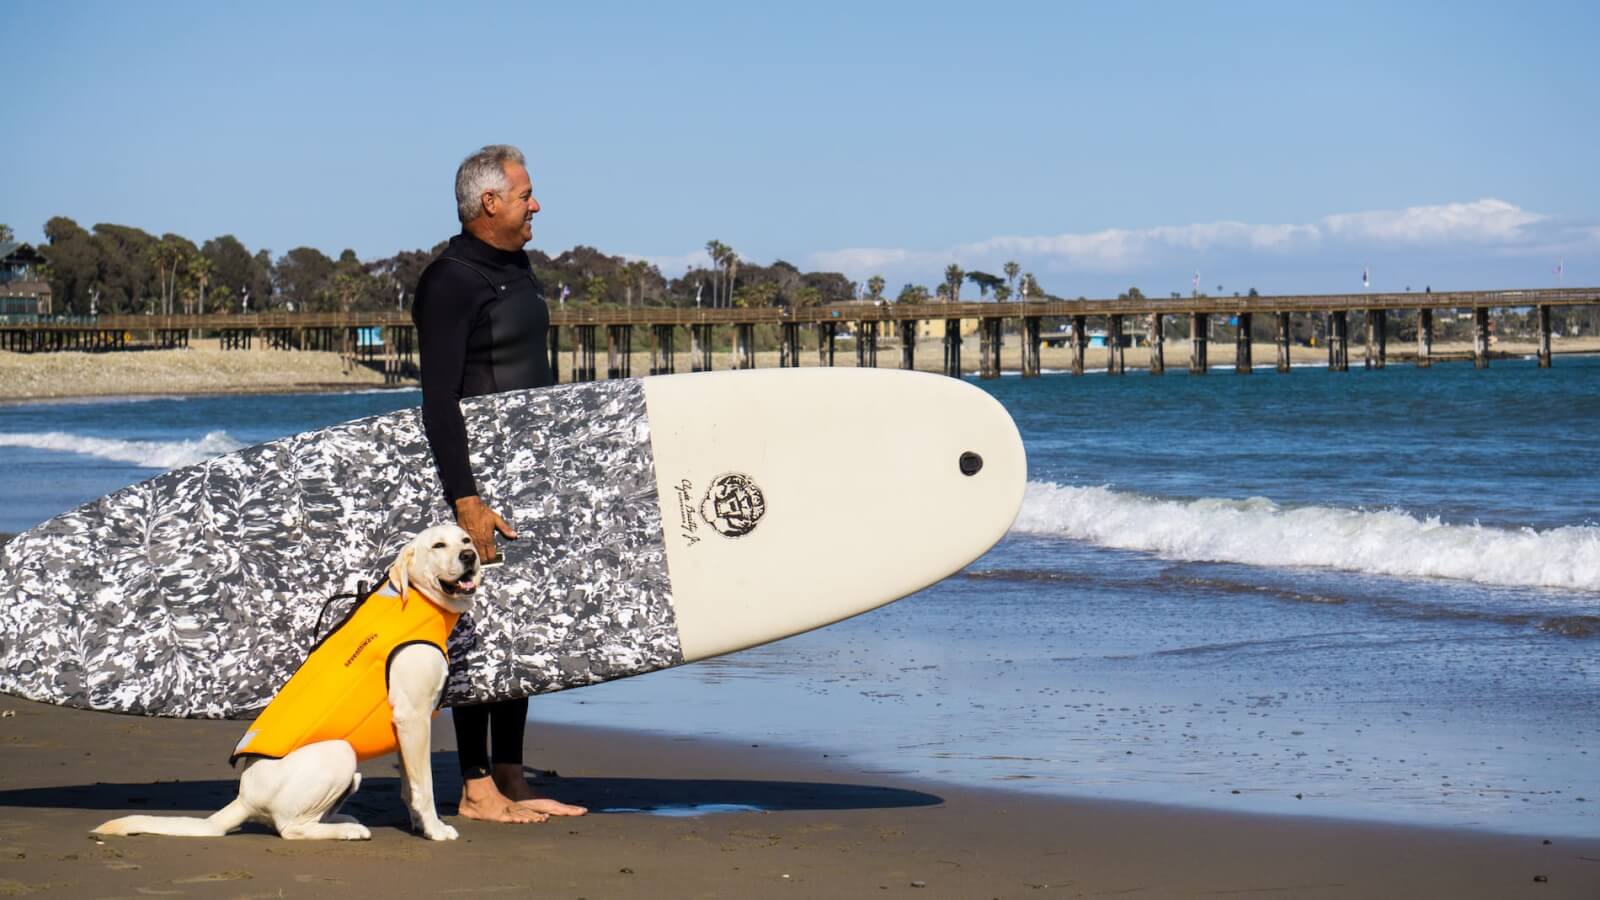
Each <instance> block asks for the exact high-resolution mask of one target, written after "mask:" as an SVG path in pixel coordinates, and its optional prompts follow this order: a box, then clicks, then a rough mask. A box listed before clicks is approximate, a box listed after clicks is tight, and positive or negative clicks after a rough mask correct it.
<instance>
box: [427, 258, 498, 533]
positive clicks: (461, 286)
mask: <svg viewBox="0 0 1600 900" xmlns="http://www.w3.org/2000/svg"><path fill="white" fill-rule="evenodd" d="M458 269H459V270H460V273H459V274H458V273H457V272H456V271H455V270H458ZM463 275H465V276H468V277H473V274H472V272H471V271H469V270H467V269H463V268H461V267H460V266H456V265H452V264H450V263H442V264H441V263H438V262H435V263H434V264H433V265H431V266H429V267H428V268H427V270H426V271H424V272H423V273H422V278H421V279H420V280H419V281H418V282H417V299H416V302H414V303H413V304H412V305H411V321H412V322H414V323H415V324H416V326H417V347H418V350H419V352H420V353H421V357H422V377H421V382H422V429H423V432H424V433H425V434H426V435H427V436H428V447H429V448H430V449H432V450H433V462H434V465H435V466H436V467H437V468H438V470H439V483H440V484H442V485H443V486H444V495H445V499H446V500H449V501H450V503H451V504H452V505H453V504H454V503H455V502H456V501H457V500H458V499H461V498H464V497H475V496H477V493H478V485H477V482H476V481H475V480H474V479H473V477H472V463H471V461H470V460H469V458H468V447H467V423H466V420H465V419H463V418H462V416H461V385H462V374H463V373H464V372H465V370H466V360H467V338H468V336H469V335H470V334H471V333H472V324H473V321H474V320H475V319H476V318H477V312H478V304H477V303H475V302H472V299H471V298H472V296H473V294H475V293H476V291H474V288H480V289H481V288H482V285H481V284H477V285H475V284H473V283H471V282H469V281H467V280H466V279H465V278H462V277H461V276H463Z"/></svg>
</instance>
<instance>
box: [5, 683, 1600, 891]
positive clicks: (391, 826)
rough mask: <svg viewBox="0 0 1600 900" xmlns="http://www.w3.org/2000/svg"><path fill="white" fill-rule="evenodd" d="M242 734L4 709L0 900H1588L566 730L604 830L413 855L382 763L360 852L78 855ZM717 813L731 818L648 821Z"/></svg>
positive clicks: (1389, 862) (1376, 833)
mask: <svg viewBox="0 0 1600 900" xmlns="http://www.w3.org/2000/svg"><path fill="white" fill-rule="evenodd" d="M241 728H242V724H241V723H238V722H208V721H174V720H165V719H141V718H132V717H123V716H113V715H108V714H102V713H89V712H82V711H77V710H67V709H60V708H56V707H48V706H42V705H39V704H33V703H28V702H25V701H20V700H15V699H11V698H0V896H39V897H136V896H149V895H158V896H173V897H196V896H199V897H266V896H273V897H278V896H284V897H318V896H342V897H349V896H390V897H404V896H436V895H440V894H444V893H450V894H459V895H465V896H476V895H496V896H530V895H537V896H541V897H567V898H578V897H622V898H630V897H638V898H645V897H651V898H654V897H729V898H744V897H765V896H793V897H828V898H842V897H866V896H873V897H879V896H913V897H1041V896H1062V897H1083V896H1101V895H1107V894H1134V895H1137V896H1143V897H1173V896H1201V895H1236V894H1242V895H1251V896H1267V897H1363V898H1365V897H1440V898H1446V897H1448V898H1470V897H1484V898H1491V897H1492V898H1505V897H1541V898H1554V897H1573V898H1592V897H1595V896H1600V837H1597V838H1595V839H1589V840H1579V839H1554V840H1552V841H1549V842H1545V841H1542V840H1541V839H1539V838H1537V837H1526V836H1500V835H1493V834H1483V833H1476V832H1461V831H1449V830H1428V829H1416V828H1402V827H1394V826H1383V825H1373V824H1364V823H1352V822H1335V821H1328V820H1316V819H1300V818H1289V817H1252V816H1241V815H1236V814H1229V813H1216V812H1207V811H1199V810H1192V809H1178V808H1171V807H1163V806H1153V805H1142V804H1134V803H1113V802H1103V801H1080V800H1066V799H1053V798H1041V797H1034V796H1021V795H1014V794H1008V793H1001V792H985V791H971V790H966V789H962V788H952V787H948V786H942V785H929V784H923V783H917V782H913V781H908V780H906V779H904V778H903V777H899V776H896V775H894V774H892V773H886V772H874V771H862V770H860V769H858V768H856V767H854V766H852V765H851V764H850V763H849V761H848V760H840V759H837V758H833V757H830V756H828V755H826V754H823V753H821V752H806V753H802V752H799V751H787V750H779V749H774V748H769V747H764V746H753V745H749V744H737V743H723V744H718V743H712V742H708V741H703V740H698V739H687V738H684V739H672V738H660V737H653V736H642V735H634V734H626V733H617V732H605V731H590V730H582V729H576V728H551V727H547V726H538V727H537V728H536V730H532V729H531V730H530V734H529V740H528V761H529V763H530V764H532V765H538V766H541V767H548V768H551V769H555V770H558V771H559V772H560V775H559V776H555V777H541V778H540V779H539V783H540V785H541V787H542V789H543V790H544V791H545V792H546V793H548V794H550V795H551V796H554V797H557V798H558V799H561V800H566V801H570V802H575V803H581V804H585V805H588V806H590V807H591V808H594V809H596V810H603V809H618V810H621V809H627V810H639V811H633V812H615V813H596V814H592V815H590V816H588V817H585V818H582V819H568V820H551V822H549V823H546V824H542V825H528V826H507V825H489V824H483V823H478V822H466V821H462V820H460V819H459V818H458V817H456V816H455V815H454V813H455V803H454V800H455V796H456V792H457V791H458V790H459V781H458V780H457V778H456V775H455V757H454V754H453V752H452V748H453V744H452V741H451V737H450V728H449V722H448V720H447V719H446V718H444V717H441V718H439V719H438V720H436V722H435V731H434V739H435V756H434V770H435V773H436V779H437V782H438V786H439V796H440V799H441V803H440V806H441V811H442V812H443V813H444V815H445V816H446V821H449V822H451V823H452V824H454V825H456V826H457V827H458V828H460V829H461V834H462V837H461V840H460V841H458V842H454V843H439V844H435V843H430V842H428V841H425V840H423V839H421V838H418V837H415V836H413V835H412V834H410V833H409V832H408V831H407V829H406V822H405V814H404V813H403V811H402V810H401V807H400V800H399V786H398V782H397V780H396V769H395V766H394V761H393V759H392V758H390V759H386V760H377V761H374V762H372V763H368V764H367V765H365V766H364V767H363V771H364V772H365V773H366V780H365V782H364V783H363V785H362V788H361V791H360V793H359V794H357V795H356V797H355V798H354V799H353V800H352V801H351V803H350V804H349V806H348V807H347V811H349V812H352V813H354V814H355V815H356V816H357V817H358V818H360V819H362V820H363V821H364V822H365V823H366V824H368V825H369V826H370V827H372V830H373V839H372V840H371V841H370V842H363V843H348V844H347V843H333V842H329V843H321V842H315V843H311V842H308V843H289V842H284V841H282V840H280V839H278V838H277V837H275V836H273V835H271V834H269V833H266V832H264V831H261V830H259V829H257V828H255V826H248V828H249V829H250V830H249V831H248V832H246V833H243V834H235V835H232V836H229V837H226V838H172V837H151V836H144V837H134V838H108V839H104V840H103V841H102V840H100V839H96V838H94V837H92V836H90V835H89V834H88V831H89V829H90V828H92V827H93V826H95V825H96V824H98V823H100V822H101V821H104V820H105V819H108V818H111V817H113V816H116V815H121V814H123V813H124V812H126V811H130V810H131V811H146V812H153V813H160V812H165V811H172V812H175V813H178V812H182V813H189V814H195V813H198V814H207V813H209V812H211V811H212V810H214V809H216V808H218V807H220V806H221V805H223V804H224V803H225V802H227V801H228V799H230V798H231V796H232V795H233V792H234V779H235V775H234V773H233V772H232V771H231V770H230V769H229V768H228V766H227V763H226V757H227V753H228V749H229V748H230V747H231V746H232V745H233V743H234V741H235V740H236V739H237V737H238V735H239V733H240V729H241ZM708 804H720V805H726V806H728V807H732V808H734V809H736V810H737V809H742V810H744V811H730V812H715V813H709V814H705V815H700V816H697V817H682V816H677V817H674V816H668V815H661V814H650V812H648V811H649V810H656V811H657V812H658V813H659V812H660V811H661V810H662V809H663V808H666V809H668V810H670V809H672V808H680V809H681V808H683V807H692V806H704V805H708Z"/></svg>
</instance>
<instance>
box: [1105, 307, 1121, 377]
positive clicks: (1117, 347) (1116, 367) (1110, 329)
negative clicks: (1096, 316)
mask: <svg viewBox="0 0 1600 900" xmlns="http://www.w3.org/2000/svg"><path fill="white" fill-rule="evenodd" d="M1106 350H1107V356H1106V374H1108V375H1121V374H1122V373H1123V371H1124V369H1123V360H1124V357H1123V353H1122V316H1120V315H1118V314H1116V313H1112V314H1111V315H1109V316H1106Z"/></svg>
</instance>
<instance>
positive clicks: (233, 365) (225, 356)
mask: <svg viewBox="0 0 1600 900" xmlns="http://www.w3.org/2000/svg"><path fill="white" fill-rule="evenodd" d="M978 349H979V344H978V338H977V336H976V335H972V336H969V337H967V338H966V339H965V340H964V342H963V347H962V370H963V372H965V373H967V374H975V373H976V372H977V370H978ZM1536 350H1537V348H1536V347H1535V346H1534V345H1533V344H1532V343H1531V342H1512V341H1506V342H1502V343H1498V344H1496V345H1495V347H1494V348H1493V352H1494V354H1495V355H1496V356H1497V357H1501V358H1503V357H1506V356H1511V357H1520V356H1530V355H1532V354H1534V353H1535V352H1536ZM1556 351H1557V352H1558V353H1577V352H1600V339H1594V338H1582V339H1577V338H1569V339H1565V340H1563V341H1560V342H1558V343H1557V346H1556ZM1434 353H1435V354H1436V355H1438V356H1440V357H1442V358H1455V359H1461V358H1466V357H1470V355H1471V353H1472V347H1471V345H1470V344H1464V343H1440V344H1436V345H1435V346H1434ZM1251 355H1252V358H1253V360H1254V363H1255V368H1256V370H1257V371H1264V372H1271V371H1272V370H1273V367H1274V366H1275V365H1276V360H1277V348H1276V346H1275V345H1273V344H1270V343H1258V344H1255V345H1253V348H1252V350H1251ZM1291 355H1292V361H1293V363H1294V364H1295V365H1309V366H1316V365H1326V364H1327V361H1328V354H1327V350H1326V349H1324V348H1321V347H1298V346H1297V347H1294V348H1292V354H1291ZM1164 356H1165V361H1166V367H1167V370H1168V371H1171V372H1181V371H1185V370H1186V369H1187V367H1188V364H1189V346H1188V343H1187V342H1184V341H1168V342H1167V343H1166V345H1165V347H1164ZM1107 358H1108V351H1107V350H1105V349H1104V348H1090V349H1089V350H1088V351H1087V352H1086V353H1085V355H1084V364H1085V367H1086V368H1087V369H1089V370H1091V371H1093V370H1096V369H1104V368H1105V367H1106V362H1107ZM1207 358H1208V362H1209V363H1210V364H1211V365H1212V366H1217V367H1231V366H1232V365H1233V363H1234V346H1233V344H1232V343H1230V342H1217V343H1213V344H1211V345H1210V347H1209V348H1208V350H1207ZM1414 358H1415V348H1414V347H1412V346H1411V345H1410V344H1408V343H1402V342H1391V343H1390V345H1389V362H1390V364H1391V365H1410V364H1411V361H1412V360H1414ZM1149 359H1150V351H1149V349H1148V348H1145V347H1133V348H1129V349H1128V350H1127V351H1126V354H1125V365H1126V366H1127V368H1128V369H1129V370H1139V369H1145V368H1147V367H1148V366H1149ZM1363 359H1364V356H1363V350H1362V347H1361V345H1360V344H1359V343H1355V342H1352V343H1351V345H1350V365H1351V367H1352V368H1360V367H1361V366H1362V364H1363V362H1362V361H1363ZM915 360H916V364H917V368H918V369H920V370H923V371H929V372H936V371H940V370H941V368H942V366H943V364H944V349H943V345H942V343H941V341H940V340H938V339H925V340H922V341H920V342H919V343H918V345H917V348H916V353H915ZM572 361H573V360H572V354H571V353H570V352H564V353H562V354H561V357H560V363H559V367H560V377H561V380H562V382H569V381H571V380H572ZM855 361H856V355H855V348H854V344H853V343H851V342H848V341H840V342H839V343H838V344H837V345H836V349H835V355H834V364H835V365H837V366H841V367H849V366H854V365H855ZM1040 362H1041V365H1042V367H1043V368H1044V369H1045V370H1046V371H1047V372H1051V371H1058V372H1064V371H1067V370H1069V369H1070V368H1071V366H1072V352H1071V350H1069V349H1068V348H1066V347H1048V346H1046V347H1044V348H1043V350H1042V352H1041V360H1040ZM596 363H597V365H598V366H599V367H600V369H601V375H602V376H603V375H604V374H605V369H606V367H607V361H606V356H605V351H604V348H601V351H600V352H599V354H598V355H597V360H596ZM674 364H675V368H676V370H677V371H679V372H688V371H691V363H690V359H689V354H688V353H687V352H682V351H681V349H680V352H679V353H677V354H676V355H675V357H674ZM800 364H801V365H802V366H804V367H812V366H816V365H819V364H820V359H819V356H818V353H817V351H816V345H815V343H805V344H804V345H803V347H802V350H801V354H800ZM878 365H879V367H881V368H895V367H898V366H899V365H900V348H899V346H898V344H897V343H894V342H888V341H885V342H882V343H880V344H879V347H878ZM732 366H733V356H732V354H731V353H726V352H719V353H716V354H714V355H713V360H712V368H714V369H717V370H722V369H728V368H731V367H732ZM756 366H757V368H763V369H767V368H776V367H777V366H778V353H777V351H776V350H767V351H762V352H760V353H757V354H756ZM1001 368H1002V370H1004V371H1009V372H1015V371H1018V370H1019V369H1020V368H1021V347H1020V342H1019V341H1018V339H1017V338H1016V336H1015V335H1008V336H1007V338H1006V340H1005V342H1004V343H1003V345H1002V350H1001ZM630 371H631V372H632V374H634V375H647V374H649V371H650V354H649V352H648V351H635V352H634V353H633V354H632V355H631V357H630ZM385 386H386V384H385V381H384V376H383V372H382V369H381V368H380V364H378V363H371V364H362V363H359V362H358V363H355V364H346V362H345V361H344V360H343V359H342V358H341V357H340V355H339V354H337V353H326V352H319V351H307V350H296V351H288V350H269V349H263V348H261V347H256V348H253V349H250V350H222V349H220V348H219V346H218V344H217V342H216V341H215V340H207V341H196V342H194V344H193V345H192V346H190V347H188V348H185V349H181V350H129V351H123V352H117V353H81V352H68V353H11V352H0V401H25V400H44V399H59V398H72V397H115V396H148V395H175V394H226V393H293V392H301V391H341V390H363V389H373V388H381V387H385ZM387 386H390V387H415V386H416V381H415V379H413V378H404V379H401V380H400V381H399V382H397V383H392V384H389V385H387Z"/></svg>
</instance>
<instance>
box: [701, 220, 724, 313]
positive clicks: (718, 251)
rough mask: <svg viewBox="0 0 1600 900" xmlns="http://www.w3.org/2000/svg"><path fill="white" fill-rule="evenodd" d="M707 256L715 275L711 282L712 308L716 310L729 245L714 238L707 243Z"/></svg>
mask: <svg viewBox="0 0 1600 900" xmlns="http://www.w3.org/2000/svg"><path fill="white" fill-rule="evenodd" d="M706 255H708V256H710V257H711V271H712V272H713V274H714V277H713V278H712V280H711V307H712V308H713V309H715V308H716V307H717V297H718V295H719V293H720V292H719V290H718V288H719V286H720V285H721V282H722V263H723V260H725V259H727V257H728V245H727V244H724V243H723V242H721V241H719V240H717V239H716V238H712V239H711V240H709V241H706Z"/></svg>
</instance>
